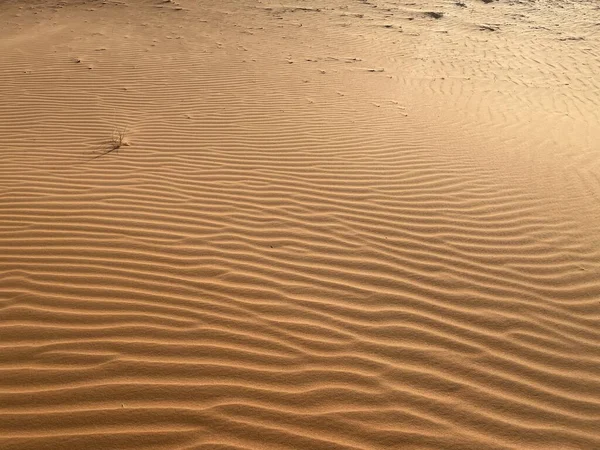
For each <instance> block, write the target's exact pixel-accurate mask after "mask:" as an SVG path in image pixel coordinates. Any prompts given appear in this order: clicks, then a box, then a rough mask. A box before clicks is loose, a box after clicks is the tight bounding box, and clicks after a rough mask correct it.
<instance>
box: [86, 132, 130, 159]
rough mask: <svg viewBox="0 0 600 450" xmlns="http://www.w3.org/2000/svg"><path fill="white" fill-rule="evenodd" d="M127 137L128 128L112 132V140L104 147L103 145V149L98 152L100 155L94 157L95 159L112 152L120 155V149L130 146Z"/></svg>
mask: <svg viewBox="0 0 600 450" xmlns="http://www.w3.org/2000/svg"><path fill="white" fill-rule="evenodd" d="M126 137H127V128H125V127H123V128H115V129H114V130H113V132H112V136H111V138H110V140H108V141H107V142H106V143H105V144H104V145H102V147H101V148H100V149H99V150H98V154H97V155H96V156H94V158H93V159H96V158H100V157H102V156H105V155H108V154H109V153H112V152H117V153H119V149H120V148H121V147H126V146H128V145H129V144H128V143H127V140H126Z"/></svg>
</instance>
